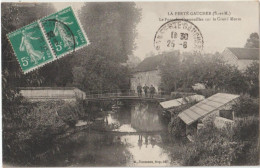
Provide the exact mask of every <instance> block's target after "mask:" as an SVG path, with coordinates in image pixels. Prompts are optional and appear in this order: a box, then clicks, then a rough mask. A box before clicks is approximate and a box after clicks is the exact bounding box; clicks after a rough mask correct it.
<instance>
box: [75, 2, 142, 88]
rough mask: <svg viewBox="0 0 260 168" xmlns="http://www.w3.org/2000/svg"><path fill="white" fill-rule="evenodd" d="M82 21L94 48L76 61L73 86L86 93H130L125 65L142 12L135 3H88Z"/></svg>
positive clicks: (81, 16)
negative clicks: (109, 91)
mask: <svg viewBox="0 0 260 168" xmlns="http://www.w3.org/2000/svg"><path fill="white" fill-rule="evenodd" d="M79 16H80V20H81V22H82V24H83V27H84V29H85V30H86V33H87V35H88V38H89V40H90V42H91V44H90V45H89V46H88V47H86V48H85V49H83V50H81V51H80V53H79V55H78V56H77V57H76V58H75V59H74V63H73V64H74V65H76V66H75V67H73V70H72V74H73V84H74V85H76V86H77V87H79V88H81V89H83V90H85V91H87V90H88V91H91V90H92V91H93V90H107V89H112V90H113V89H127V88H129V79H128V78H129V75H130V73H129V71H128V70H127V68H126V67H124V66H122V64H121V63H125V62H126V61H127V59H128V55H131V54H132V53H133V50H134V48H135V45H134V39H135V36H136V29H135V28H136V25H137V23H138V22H139V20H140V10H139V9H137V8H136V7H135V3H132V2H129V3H122V2H115V3H114V2H113V3H111V2H109V3H85V5H84V6H83V7H82V8H81V10H80V14H79Z"/></svg>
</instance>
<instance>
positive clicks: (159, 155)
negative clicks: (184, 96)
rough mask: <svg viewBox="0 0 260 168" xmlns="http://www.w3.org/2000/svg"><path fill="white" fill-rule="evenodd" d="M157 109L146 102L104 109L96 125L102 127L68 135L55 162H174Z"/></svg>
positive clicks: (90, 163)
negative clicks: (105, 110) (107, 110)
mask: <svg viewBox="0 0 260 168" xmlns="http://www.w3.org/2000/svg"><path fill="white" fill-rule="evenodd" d="M158 112H159V109H158V108H157V106H156V105H154V104H147V103H136V104H132V106H126V107H122V108H120V109H118V111H117V112H112V111H109V112H106V113H105V114H104V117H103V118H104V120H103V121H104V122H103V123H102V124H101V125H102V126H100V128H101V129H106V131H103V132H99V131H98V130H89V132H79V133H76V134H74V135H72V136H70V137H69V138H68V139H66V141H64V142H62V143H63V145H62V146H63V147H62V148H61V149H62V152H61V154H60V156H59V159H57V160H59V161H58V162H56V163H55V165H56V166H178V163H177V162H171V160H172V158H171V150H169V148H168V147H167V145H166V144H165V141H167V140H165V139H167V134H166V132H167V131H166V130H163V129H164V125H163V123H162V122H161V121H160V117H159V115H158ZM111 131H112V132H111ZM57 157H58V156H57ZM64 160H65V161H66V162H64ZM64 164H65V165H64Z"/></svg>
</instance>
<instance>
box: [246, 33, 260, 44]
mask: <svg viewBox="0 0 260 168" xmlns="http://www.w3.org/2000/svg"><path fill="white" fill-rule="evenodd" d="M245 48H259V35H258V33H256V32H255V33H251V34H250V36H249V38H248V39H247V42H246V44H245Z"/></svg>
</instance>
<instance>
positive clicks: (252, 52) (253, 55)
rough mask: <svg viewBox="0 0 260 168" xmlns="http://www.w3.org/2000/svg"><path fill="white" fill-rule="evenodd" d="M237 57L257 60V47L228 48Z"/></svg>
mask: <svg viewBox="0 0 260 168" xmlns="http://www.w3.org/2000/svg"><path fill="white" fill-rule="evenodd" d="M228 49H229V50H230V51H231V52H232V53H233V54H234V55H235V56H236V57H237V58H238V59H247V60H259V48H228Z"/></svg>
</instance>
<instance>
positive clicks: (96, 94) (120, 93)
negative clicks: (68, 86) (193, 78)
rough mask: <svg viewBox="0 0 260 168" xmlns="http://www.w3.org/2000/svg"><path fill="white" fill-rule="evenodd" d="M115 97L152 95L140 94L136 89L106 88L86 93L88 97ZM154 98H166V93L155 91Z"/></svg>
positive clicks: (148, 95) (148, 96)
mask: <svg viewBox="0 0 260 168" xmlns="http://www.w3.org/2000/svg"><path fill="white" fill-rule="evenodd" d="M110 97H111V98H114V97H142V98H150V97H151V95H150V94H149V93H148V94H147V96H145V94H144V92H143V93H142V95H141V96H140V95H138V93H137V92H135V90H123V91H120V90H106V91H92V92H87V93H86V98H92V99H93V98H110ZM153 98H165V95H164V94H162V93H161V92H159V93H155V94H154V95H153Z"/></svg>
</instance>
